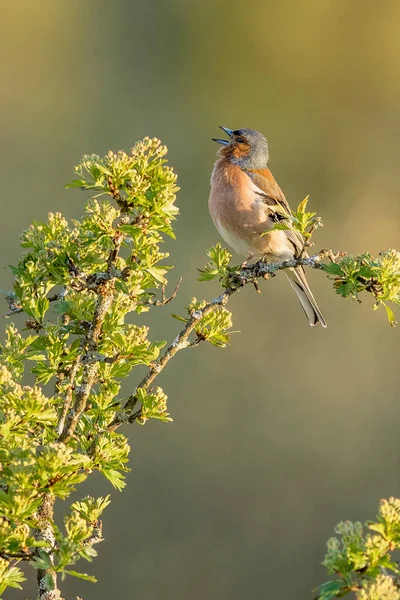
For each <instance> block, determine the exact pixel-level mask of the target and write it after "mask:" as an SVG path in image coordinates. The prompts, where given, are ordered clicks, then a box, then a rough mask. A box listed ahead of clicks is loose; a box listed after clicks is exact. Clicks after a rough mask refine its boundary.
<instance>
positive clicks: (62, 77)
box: [0, 0, 400, 600]
mask: <svg viewBox="0 0 400 600" xmlns="http://www.w3.org/2000/svg"><path fill="white" fill-rule="evenodd" d="M399 19H400V4H399V3H398V1H397V0H386V1H385V2H380V3H378V2H373V1H372V0H354V1H353V2H348V1H346V0H304V2H298V1H297V0H280V2H276V1H273V0H263V1H261V0H247V2H232V1H228V0H219V1H218V0H202V1H201V2H197V1H196V2H195V1H194V0H158V1H157V0H142V1H139V0H130V1H129V0H115V1H114V2H106V1H105V0H96V1H95V0H85V2H82V1H78V0H69V2H52V1H50V0H37V1H36V2H30V1H28V0H20V1H19V2H4V3H3V5H2V22H1V24H0V28H1V30H2V31H1V37H0V39H1V42H0V43H1V45H2V52H1V58H0V60H1V62H2V65H1V72H2V74H3V75H2V85H1V91H0V95H1V99H0V109H1V115H2V127H1V129H2V137H1V148H0V165H1V178H2V199H1V203H2V218H1V220H0V229H1V238H0V239H1V264H2V265H7V264H10V263H15V262H16V260H17V257H18V256H19V253H20V248H19V243H18V238H19V234H20V232H21V231H22V230H23V229H24V228H26V227H27V226H28V224H29V222H30V221H31V220H32V219H42V220H43V219H46V217H47V213H48V212H49V211H52V212H55V211H62V212H63V213H64V214H65V215H66V216H67V217H78V216H79V215H80V214H81V213H82V206H83V202H84V201H85V194H84V193H82V192H79V191H72V190H70V191H66V190H64V189H63V186H64V184H65V183H66V182H67V181H69V179H71V178H72V177H73V173H72V167H73V165H74V164H76V163H77V162H78V160H79V158H80V156H81V155H82V154H84V153H98V154H103V153H105V152H106V151H108V150H109V149H113V150H117V149H126V150H129V148H130V147H131V146H132V145H133V144H134V142H135V141H136V140H138V139H140V138H142V137H143V136H145V135H149V136H157V137H160V138H161V139H162V141H163V142H164V143H165V144H167V145H168V147H169V160H170V163H171V164H172V165H173V166H174V168H176V171H177V173H178V175H179V184H180V186H181V191H180V193H179V197H178V202H177V203H178V205H179V207H180V210H181V216H180V218H179V221H178V223H177V241H176V242H173V243H169V242H168V249H169V251H170V252H171V258H170V262H171V263H173V264H174V265H175V269H174V271H173V272H172V273H171V275H170V281H171V285H173V284H174V282H175V281H176V280H177V279H178V277H179V276H180V275H183V277H184V282H183V284H182V287H181V289H180V293H179V297H178V298H177V299H176V300H175V302H174V304H173V305H172V306H171V305H169V306H166V307H164V308H161V309H157V311H158V312H157V311H154V312H155V314H152V315H150V317H148V316H146V315H145V319H141V322H143V321H144V320H145V321H148V320H150V322H151V325H152V333H151V335H152V337H153V338H154V339H168V340H171V339H173V337H174V336H175V335H176V333H177V331H178V330H179V323H178V322H176V321H174V320H173V319H171V318H170V314H171V313H172V312H175V313H179V312H181V311H182V310H183V307H184V306H185V304H186V303H187V302H188V300H189V299H190V298H191V297H192V296H197V297H198V298H211V297H213V296H215V295H216V294H217V292H218V284H217V283H209V284H204V283H199V282H197V281H196V268H197V267H201V266H203V264H204V263H205V260H206V257H205V250H206V249H207V248H208V247H209V246H210V245H211V244H213V243H215V242H216V241H218V240H219V236H218V234H217V232H216V231H215V230H214V227H213V225H212V222H211V220H210V218H209V215H208V209H207V198H208V192H209V178H210V173H211V169H212V166H213V162H214V160H215V153H216V151H217V147H216V145H215V144H214V143H213V142H212V141H211V139H210V138H212V137H215V136H217V135H218V132H219V130H218V129H217V126H218V125H225V126H226V127H231V128H240V127H251V128H255V129H259V130H261V131H262V132H264V133H265V135H266V136H267V138H268V140H269V142H270V150H271V163H270V166H271V169H272V171H273V173H274V175H275V177H276V178H277V180H278V182H279V184H280V185H281V187H282V188H283V190H284V191H285V194H286V196H287V198H288V199H289V202H290V203H291V204H292V206H295V205H297V203H298V202H299V201H300V200H302V199H303V198H304V196H305V195H306V194H310V206H311V208H312V210H314V209H315V210H317V211H318V213H319V214H320V215H321V216H322V217H323V220H324V223H325V228H324V229H322V230H320V231H319V232H318V233H317V236H316V239H315V242H316V246H317V249H319V248H326V247H329V248H333V249H341V250H345V251H347V252H349V253H360V252H363V251H367V250H368V251H370V252H372V253H374V254H375V253H377V252H379V251H380V250H382V249H385V248H390V247H394V248H397V249H400V225H399V222H400V221H399V219H400V203H399V198H400V181H399V155H400V141H399V134H400V118H399V116H400V115H399V106H400V38H399V35H398V23H399ZM237 260H239V259H237ZM309 280H310V281H311V284H312V288H313V291H314V293H315V295H316V297H317V299H318V302H319V304H320V307H321V309H322V310H323V312H324V314H325V317H326V319H327V321H328V329H327V330H323V329H321V328H315V329H311V328H310V327H309V326H308V325H307V321H306V319H305V318H304V315H303V313H302V311H301V308H300V306H299V304H298V302H297V301H296V298H295V296H294V294H293V293H292V291H291V290H290V288H289V286H288V285H287V282H286V280H285V277H284V276H283V275H279V276H278V277H276V278H275V279H274V280H272V281H270V282H267V283H265V284H263V285H262V295H261V296H258V295H257V294H255V293H254V290H253V289H251V288H250V286H248V289H245V290H243V291H242V292H241V293H238V294H236V295H235V296H234V297H233V298H232V301H231V303H230V308H231V310H232V311H233V314H234V329H235V330H240V333H237V334H235V335H234V336H233V338H232V343H231V345H230V346H229V347H228V348H227V349H225V350H218V349H215V348H212V347H209V346H207V345H205V344H204V345H202V346H200V347H198V348H197V349H193V350H191V351H187V352H182V353H181V354H180V355H178V357H177V358H175V359H174V361H172V362H171V363H170V365H169V367H168V369H167V370H166V371H164V373H163V374H162V377H160V383H161V384H162V385H163V386H164V388H165V390H166V392H167V393H168V395H169V408H170V412H171V413H172V416H173V418H174V423H173V424H170V425H165V424H157V423H152V422H150V423H148V424H147V425H146V426H145V427H139V426H134V427H131V428H127V429H126V433H127V435H128V436H129V438H130V443H131V448H132V451H131V468H132V470H131V472H130V473H129V475H128V478H127V488H126V490H125V491H124V492H123V493H122V494H119V493H118V492H116V491H113V490H112V489H110V486H109V485H108V484H107V482H105V481H103V480H101V478H100V477H99V478H97V477H96V476H93V478H92V479H90V480H89V481H88V482H87V483H86V484H85V486H84V487H83V486H81V488H80V490H79V495H80V496H82V495H85V494H87V493H90V494H101V493H103V494H105V493H108V492H111V493H112V498H113V502H112V504H111V506H110V507H109V508H108V509H107V511H106V513H105V516H104V535H105V538H106V541H105V542H104V543H103V544H102V545H100V546H98V547H97V550H98V551H99V557H98V558H97V559H96V560H95V561H94V562H93V564H91V565H87V564H86V563H85V564H80V565H79V566H78V570H82V571H87V572H90V573H93V574H95V575H96V576H97V577H98V580H99V583H98V584H91V583H87V582H84V581H80V580H74V579H72V578H70V579H69V580H67V581H66V582H65V583H64V588H63V590H64V593H65V596H66V597H68V598H72V597H75V596H76V595H79V596H81V597H83V598H85V600H91V599H94V598H96V599H100V600H102V599H106V598H107V599H108V598H110V597H115V598H135V600H153V599H156V598H157V599H165V600H170V599H171V600H184V599H188V598H190V599H193V600H200V599H204V598H207V599H212V600H214V599H215V600H216V599H222V598H229V599H230V600H239V599H242V598H252V599H261V598H280V599H282V600H286V599H287V600H289V599H296V600H303V599H304V600H306V599H307V598H312V597H313V594H312V589H313V588H314V587H315V586H316V585H317V584H319V583H321V582H322V581H323V580H324V578H325V573H324V569H323V568H322V567H321V566H320V563H321V561H322V560H323V557H324V553H325V542H326V540H327V539H328V537H329V536H330V535H331V534H332V533H333V527H334V526H335V525H336V523H337V522H338V521H340V520H345V519H352V520H366V519H367V518H372V517H374V515H375V514H376V511H377V506H378V502H379V499H380V498H382V497H387V496H390V495H399V494H400V481H399V459H400V437H399V428H400V410H399V400H398V389H399V381H400V369H399V334H400V330H399V329H397V330H396V329H394V330H393V329H390V327H389V325H388V323H387V320H386V315H385V313H384V311H383V309H382V310H380V311H378V312H377V313H375V312H373V311H372V310H371V304H372V302H371V300H370V299H369V298H368V297H366V298H365V302H364V303H363V304H362V305H361V306H360V305H358V304H357V303H356V302H351V301H347V302H345V301H343V300H342V299H341V298H339V297H338V296H335V294H334V293H333V291H332V289H331V285H330V283H329V281H328V280H326V279H325V277H324V276H323V275H322V274H321V273H316V272H310V273H309ZM10 284H11V277H10V275H9V274H8V272H7V270H6V269H3V270H2V271H1V281H0V287H1V288H3V289H7V288H8V287H9V286H10ZM4 310H5V303H4ZM399 314H400V311H397V315H398V317H399V316H400V315H399ZM17 319H18V317H17ZM137 377H138V375H137ZM134 384H135V379H132V380H131V381H130V386H131V388H133V387H134ZM30 581H31V582H30V583H29V585H28V587H27V588H26V591H24V592H17V593H14V594H9V596H8V597H9V598H25V597H27V595H29V596H30V597H34V595H35V585H34V581H32V580H30Z"/></svg>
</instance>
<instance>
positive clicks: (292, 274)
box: [286, 267, 326, 327]
mask: <svg viewBox="0 0 400 600" xmlns="http://www.w3.org/2000/svg"><path fill="white" fill-rule="evenodd" d="M286 276H287V278H288V279H289V283H290V285H291V286H292V288H293V289H294V291H295V292H296V296H297V297H298V299H299V300H300V304H301V306H302V308H303V310H304V312H305V313H306V316H307V319H308V322H309V323H310V325H311V326H312V327H313V326H314V325H318V323H319V324H320V325H322V327H326V321H325V319H324V317H323V314H322V313H321V311H320V310H319V308H318V304H317V302H316V300H315V298H314V296H313V295H312V292H311V290H310V288H309V286H308V283H307V279H306V275H305V273H304V269H303V268H302V267H297V268H296V269H288V270H287V271H286Z"/></svg>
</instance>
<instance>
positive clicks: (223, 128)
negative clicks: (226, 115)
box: [212, 125, 233, 146]
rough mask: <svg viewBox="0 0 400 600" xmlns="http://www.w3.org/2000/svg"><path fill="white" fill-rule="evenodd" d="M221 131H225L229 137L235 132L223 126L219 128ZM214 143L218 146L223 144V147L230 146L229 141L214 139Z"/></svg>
mask: <svg viewBox="0 0 400 600" xmlns="http://www.w3.org/2000/svg"><path fill="white" fill-rule="evenodd" d="M218 127H219V128H220V129H222V131H225V133H226V134H227V135H229V137H232V133H233V130H232V129H228V128H227V127H222V125H219V126H218ZM212 141H213V142H217V144H222V145H223V146H227V145H228V144H229V140H222V139H220V138H212Z"/></svg>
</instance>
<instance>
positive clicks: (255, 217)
mask: <svg viewBox="0 0 400 600" xmlns="http://www.w3.org/2000/svg"><path fill="white" fill-rule="evenodd" d="M220 129H222V130H223V131H224V132H225V133H226V134H227V136H228V139H221V138H212V140H213V141H214V142H217V143H218V144H221V145H222V148H220V149H219V150H218V158H217V160H216V162H215V164H214V168H213V171H212V175H211V181H210V185H211V189H210V196H209V201H208V207H209V211H210V215H211V218H212V220H213V222H214V225H215V227H216V228H217V230H218V232H219V234H220V235H221V237H222V238H223V239H224V240H225V242H226V243H227V244H228V245H229V246H230V247H231V248H232V249H233V250H234V251H235V252H236V253H237V254H240V255H242V256H244V257H245V259H246V261H245V262H244V263H243V264H247V262H248V261H249V260H251V259H252V258H255V259H257V260H260V259H262V260H264V261H266V262H281V261H285V260H292V259H293V258H297V257H299V256H301V255H302V256H307V255H306V253H305V252H304V238H303V236H302V235H301V233H300V232H298V231H295V230H293V229H275V230H274V229H273V227H274V224H275V223H276V222H277V221H278V222H279V220H282V219H284V216H282V215H288V216H289V215H290V214H291V210H290V207H289V204H288V201H287V200H286V198H285V196H284V194H283V192H282V190H281V188H280V187H279V185H278V184H277V182H276V181H275V179H274V176H273V175H272V173H271V171H270V170H269V168H268V160H269V149H268V142H267V140H266V138H265V136H264V135H263V134H262V133H260V132H259V131H256V130H255V129H235V130H233V129H228V127H222V126H220ZM265 232H267V233H265ZM261 234H264V235H261ZM285 273H286V276H287V278H288V279H289V282H290V285H291V286H292V288H293V290H294V291H295V293H296V295H297V298H298V299H299V301H300V304H301V306H302V308H303V310H304V312H305V314H306V317H307V319H308V322H309V324H310V325H311V326H314V325H318V324H320V325H322V327H326V321H325V319H324V317H323V315H322V313H321V311H320V309H319V308H318V304H317V302H316V300H315V298H314V296H313V294H312V292H311V290H310V287H309V285H308V283H307V279H306V274H305V270H304V267H303V266H298V267H295V268H290V269H285Z"/></svg>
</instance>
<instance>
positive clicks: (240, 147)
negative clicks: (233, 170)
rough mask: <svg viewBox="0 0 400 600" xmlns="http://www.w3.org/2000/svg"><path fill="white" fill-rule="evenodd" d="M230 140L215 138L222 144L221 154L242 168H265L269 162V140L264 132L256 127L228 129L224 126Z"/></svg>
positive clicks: (215, 140)
mask: <svg viewBox="0 0 400 600" xmlns="http://www.w3.org/2000/svg"><path fill="white" fill-rule="evenodd" d="M220 129H222V130H223V131H225V133H226V134H227V135H228V136H229V140H225V139H220V138H213V141H214V142H217V143H218V144H221V145H222V148H221V149H220V150H219V154H220V155H222V156H225V157H226V158H227V159H228V160H229V161H230V162H232V163H234V164H236V165H238V166H239V167H241V168H242V169H265V168H266V166H267V164H268V158H269V152H268V142H267V140H266V139H265V137H264V136H263V134H262V133H260V132H259V131H256V130H255V129H235V130H232V129H228V128H227V127H222V126H221V125H220Z"/></svg>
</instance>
